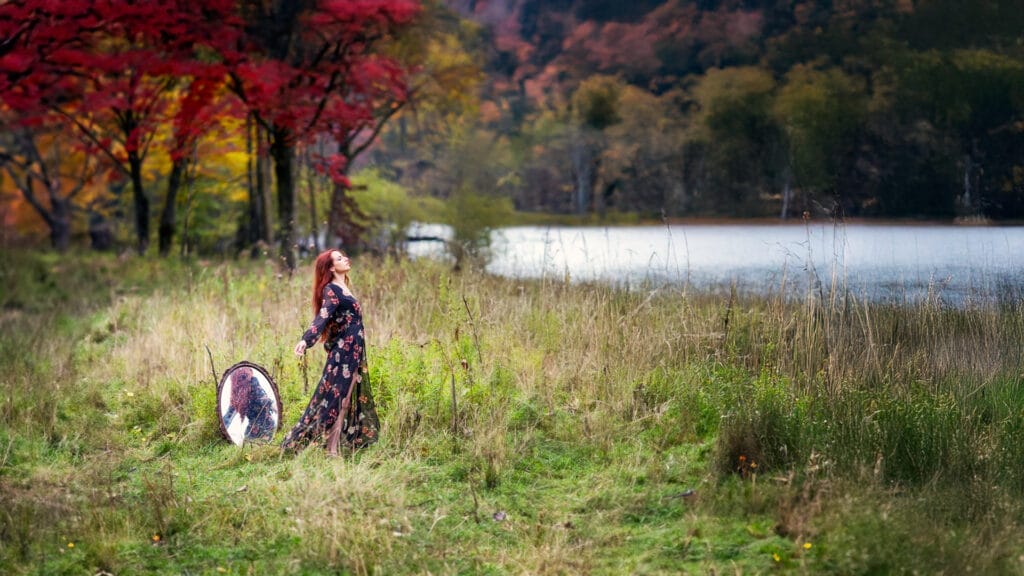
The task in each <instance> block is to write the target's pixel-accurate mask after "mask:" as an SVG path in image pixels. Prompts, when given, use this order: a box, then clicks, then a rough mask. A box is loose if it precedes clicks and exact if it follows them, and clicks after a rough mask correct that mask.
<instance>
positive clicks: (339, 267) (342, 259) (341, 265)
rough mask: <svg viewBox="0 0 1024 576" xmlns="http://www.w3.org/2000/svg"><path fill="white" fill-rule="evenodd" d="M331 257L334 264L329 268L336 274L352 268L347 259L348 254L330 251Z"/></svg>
mask: <svg viewBox="0 0 1024 576" xmlns="http://www.w3.org/2000/svg"><path fill="white" fill-rule="evenodd" d="M331 259H332V260H334V266H333V267H332V268H331V270H333V271H335V272H337V273H338V274H344V273H345V272H348V271H349V270H351V269H352V263H351V262H350V261H349V259H348V256H345V255H344V254H342V253H341V252H338V251H337V250H335V251H334V252H331Z"/></svg>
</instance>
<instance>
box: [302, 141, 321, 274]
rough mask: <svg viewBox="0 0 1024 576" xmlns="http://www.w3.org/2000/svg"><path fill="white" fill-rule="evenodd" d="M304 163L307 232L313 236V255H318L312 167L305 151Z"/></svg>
mask: <svg viewBox="0 0 1024 576" xmlns="http://www.w3.org/2000/svg"><path fill="white" fill-rule="evenodd" d="M304 159H305V162H303V165H304V166H303V167H304V168H305V170H306V187H307V188H308V189H309V232H310V234H312V235H313V253H314V254H318V253H319V252H320V240H319V238H318V236H319V234H318V230H319V228H320V227H319V226H317V221H316V187H315V186H314V182H313V166H312V163H311V162H310V161H309V152H308V151H307V152H306V154H305V156H304Z"/></svg>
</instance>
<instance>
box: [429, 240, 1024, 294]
mask: <svg viewBox="0 0 1024 576" xmlns="http://www.w3.org/2000/svg"><path fill="white" fill-rule="evenodd" d="M417 234H419V235H441V236H445V235H448V234H449V232H448V230H447V229H446V228H444V227H440V226H431V227H429V228H422V227H421V228H419V229H418V230H417ZM492 244H493V257H492V259H491V262H490V264H489V265H488V270H489V271H490V272H492V273H495V274H500V275H503V276H508V277H521V278H553V279H560V280H561V279H564V278H566V277H568V278H569V279H570V280H573V281H601V282H609V283H613V284H616V285H621V286H625V287H637V286H641V285H655V286H661V285H674V286H683V287H692V288H695V289H701V290H712V291H713V290H721V289H728V287H729V286H730V285H731V284H733V283H735V284H736V285H737V286H738V288H739V289H740V290H745V291H751V292H756V293H779V292H783V293H786V294H789V295H796V296H799V295H801V294H805V293H806V291H808V290H814V291H819V290H820V291H821V292H822V293H828V292H829V291H830V289H831V288H833V287H835V288H837V289H840V290H844V291H850V292H853V293H854V294H856V295H858V296H863V297H867V298H870V299H872V300H896V301H904V302H909V301H917V300H920V299H923V298H929V297H931V298H938V299H941V300H944V301H948V302H955V303H969V302H973V301H976V300H992V299H994V298H1008V297H1009V298H1016V297H1017V296H1018V295H1019V293H1020V291H1021V287H1022V286H1024V276H1022V271H1024V227H1019V226H1014V227H968V226H962V227H961V226H937V225H920V226H914V225H910V226H907V225H872V224H847V225H839V226H835V225H832V224H831V223H828V224H810V225H804V224H802V223H801V224H778V225H770V224H764V225H748V224H719V225H711V224H708V225H673V226H639V227H555V226H552V227H530V226H526V227H510V228H503V229H501V230H498V231H496V232H495V233H494V235H493V236H492ZM410 251H411V253H412V254H413V255H414V256H423V255H434V256H436V255H439V254H441V253H442V252H443V247H442V246H441V245H440V244H437V243H433V244H427V243H417V244H413V245H412V246H411V250H410Z"/></svg>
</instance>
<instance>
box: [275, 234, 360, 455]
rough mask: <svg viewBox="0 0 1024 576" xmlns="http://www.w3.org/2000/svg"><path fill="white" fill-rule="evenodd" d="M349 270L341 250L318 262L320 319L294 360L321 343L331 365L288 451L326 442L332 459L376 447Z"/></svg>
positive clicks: (316, 283)
mask: <svg viewBox="0 0 1024 576" xmlns="http://www.w3.org/2000/svg"><path fill="white" fill-rule="evenodd" d="M351 268H352V266H351V262H349V259H348V257H347V256H345V255H344V254H342V253H341V252H340V251H338V250H327V251H325V252H321V253H320V255H319V256H317V258H316V264H315V265H314V269H313V312H314V313H315V314H316V317H315V318H314V319H313V323H312V324H311V325H310V327H309V330H306V333H305V334H303V335H302V340H300V341H299V343H298V344H296V345H295V355H296V356H300V357H301V356H302V355H303V354H305V353H306V348H308V347H310V346H312V345H314V344H316V342H317V341H318V340H319V341H322V342H323V343H324V348H325V349H326V350H327V364H326V365H324V373H323V375H322V376H320V382H319V383H318V384H317V387H316V390H314V391H313V397H312V398H311V399H310V400H309V406H307V407H306V411H305V412H304V413H303V414H302V417H301V418H299V422H298V424H296V425H295V427H294V428H292V429H291V431H290V432H288V435H287V436H285V438H284V440H283V441H282V442H281V447H282V448H284V449H285V450H297V449H299V448H301V447H304V446H305V445H306V444H309V443H310V442H318V441H320V440H325V441H326V448H327V453H328V454H330V455H332V456H334V455H337V453H338V446H339V445H344V446H346V447H349V448H352V449H355V448H362V447H364V446H368V445H370V444H373V443H374V442H376V441H377V431H378V428H379V423H378V420H377V411H376V409H375V408H374V405H373V397H372V396H371V395H370V385H369V384H370V383H369V377H368V376H369V375H368V373H367V370H366V344H365V342H364V336H363V316H362V312H361V311H360V308H359V301H357V300H356V298H355V296H354V295H353V294H352V289H351V287H350V285H349V280H348V271H349V270H351Z"/></svg>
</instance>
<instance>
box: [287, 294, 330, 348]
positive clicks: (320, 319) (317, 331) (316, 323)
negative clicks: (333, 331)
mask: <svg viewBox="0 0 1024 576" xmlns="http://www.w3.org/2000/svg"><path fill="white" fill-rule="evenodd" d="M323 298H324V302H323V304H322V305H321V306H320V312H319V313H318V314H317V315H316V317H315V318H313V322H312V323H311V324H310V325H309V329H308V330H306V333H305V334H303V335H302V340H300V341H299V343H298V344H296V345H295V354H297V355H299V356H301V355H302V354H303V352H305V351H306V348H308V347H310V346H312V345H313V344H316V341H317V340H318V339H319V338H320V335H321V334H323V332H324V329H325V328H327V322H329V321H330V319H331V317H332V316H334V310H335V309H336V308H337V307H338V304H339V303H340V302H341V301H340V300H339V299H338V297H337V296H336V295H335V294H334V290H331V287H330V286H329V285H328V286H324V294H323Z"/></svg>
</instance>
